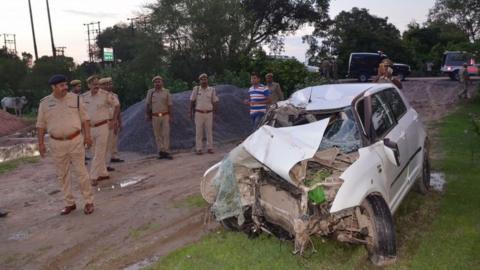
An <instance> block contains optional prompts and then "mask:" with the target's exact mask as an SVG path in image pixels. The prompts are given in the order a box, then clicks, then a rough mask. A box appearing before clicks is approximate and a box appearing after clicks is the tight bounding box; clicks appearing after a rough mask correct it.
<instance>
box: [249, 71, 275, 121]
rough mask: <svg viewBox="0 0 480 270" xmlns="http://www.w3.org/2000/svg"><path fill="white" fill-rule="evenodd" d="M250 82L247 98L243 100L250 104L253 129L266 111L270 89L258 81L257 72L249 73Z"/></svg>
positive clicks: (269, 101)
mask: <svg viewBox="0 0 480 270" xmlns="http://www.w3.org/2000/svg"><path fill="white" fill-rule="evenodd" d="M250 83H251V84H252V86H251V87H250V89H248V95H249V99H246V100H244V103H245V104H246V105H250V118H251V119H252V124H253V129H254V130H255V129H256V128H257V127H258V125H259V123H260V121H261V120H262V118H263V116H264V115H265V113H266V112H267V106H268V105H269V104H270V103H271V98H270V90H268V88H266V87H265V86H264V85H262V84H261V83H260V76H259V75H258V74H257V73H255V72H253V73H252V74H251V76H250Z"/></svg>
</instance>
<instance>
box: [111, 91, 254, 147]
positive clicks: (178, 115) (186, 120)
mask: <svg viewBox="0 0 480 270" xmlns="http://www.w3.org/2000/svg"><path fill="white" fill-rule="evenodd" d="M215 89H216V92H217V95H218V97H219V99H220V102H219V106H218V112H217V114H216V115H215V118H214V124H213V139H214V143H215V144H219V143H225V142H228V141H232V140H237V139H241V138H245V137H246V136H247V135H248V134H249V132H250V129H251V122H250V117H249V110H248V106H246V105H245V104H243V100H244V99H246V98H248V92H247V89H240V88H238V87H235V86H231V85H218V86H215ZM191 92H192V91H186V92H182V93H178V94H173V95H172V99H173V113H172V116H173V122H172V124H171V126H170V128H171V130H170V147H171V149H173V150H175V149H190V148H192V147H194V145H195V125H194V123H193V121H192V120H191V119H190V117H189V115H188V107H189V103H190V94H191ZM122 122H123V128H122V130H121V132H120V137H119V149H120V151H131V152H140V153H146V154H150V153H155V152H156V145H155V139H154V137H153V130H152V124H151V122H148V121H146V120H145V100H142V101H141V102H138V103H136V104H134V105H132V106H130V107H129V108H128V109H126V110H125V111H124V112H122Z"/></svg>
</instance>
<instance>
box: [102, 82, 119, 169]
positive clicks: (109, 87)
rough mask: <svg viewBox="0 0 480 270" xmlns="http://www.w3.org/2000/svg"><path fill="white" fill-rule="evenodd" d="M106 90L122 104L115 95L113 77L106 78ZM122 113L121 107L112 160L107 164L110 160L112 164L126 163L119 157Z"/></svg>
mask: <svg viewBox="0 0 480 270" xmlns="http://www.w3.org/2000/svg"><path fill="white" fill-rule="evenodd" d="M105 90H107V91H108V92H110V93H112V94H113V95H114V96H115V97H116V98H117V100H118V101H119V104H120V98H119V97H118V94H117V93H115V90H114V86H113V79H112V78H111V77H107V78H105ZM121 111H122V109H121V107H120V111H119V113H118V115H117V116H118V118H117V121H116V126H115V127H114V133H113V137H112V138H113V139H112V143H111V144H110V158H109V159H107V162H108V160H110V162H114V163H115V162H124V160H123V159H120V158H119V157H118V135H119V134H120V130H121V129H122V117H121V114H120V112H121ZM113 112H114V111H113V110H111V115H112V117H113V116H114V115H113Z"/></svg>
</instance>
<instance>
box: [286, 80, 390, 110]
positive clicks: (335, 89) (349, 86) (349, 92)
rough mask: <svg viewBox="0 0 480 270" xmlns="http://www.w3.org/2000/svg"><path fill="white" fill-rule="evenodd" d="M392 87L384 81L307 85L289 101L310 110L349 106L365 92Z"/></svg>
mask: <svg viewBox="0 0 480 270" xmlns="http://www.w3.org/2000/svg"><path fill="white" fill-rule="evenodd" d="M387 87H392V85H391V84H382V83H345V84H343V83H342V84H324V85H318V86H312V87H307V88H304V89H301V90H298V91H296V92H295V93H293V94H292V96H291V97H290V98H289V100H288V101H289V103H291V104H293V105H294V106H297V107H301V108H305V109H306V110H308V111H316V110H332V109H339V108H344V107H348V106H350V105H351V104H352V101H353V100H354V99H355V98H356V97H357V96H358V95H360V94H362V93H363V92H365V91H367V90H370V91H369V93H374V92H377V91H378V90H381V89H384V88H387Z"/></svg>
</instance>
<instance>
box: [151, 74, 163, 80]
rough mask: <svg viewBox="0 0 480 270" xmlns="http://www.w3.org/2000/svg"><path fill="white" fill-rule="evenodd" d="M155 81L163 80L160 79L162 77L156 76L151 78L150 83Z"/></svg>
mask: <svg viewBox="0 0 480 270" xmlns="http://www.w3.org/2000/svg"><path fill="white" fill-rule="evenodd" d="M156 80H161V81H163V78H162V76H158V75H157V76H155V77H153V79H152V82H155V81H156Z"/></svg>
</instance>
